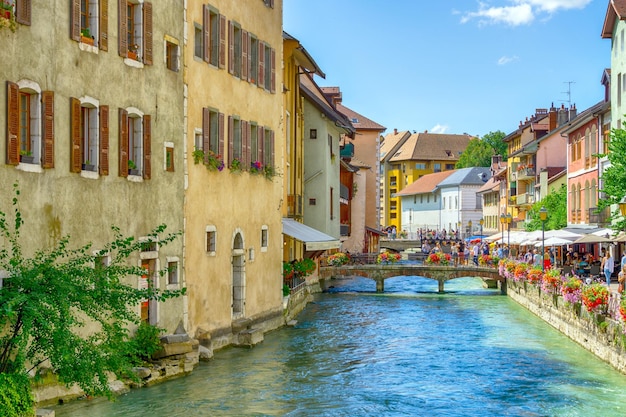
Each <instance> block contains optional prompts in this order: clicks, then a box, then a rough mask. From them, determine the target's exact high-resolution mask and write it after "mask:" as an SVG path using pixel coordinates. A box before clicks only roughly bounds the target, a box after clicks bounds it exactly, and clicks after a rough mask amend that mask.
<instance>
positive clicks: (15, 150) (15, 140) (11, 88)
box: [7, 81, 20, 165]
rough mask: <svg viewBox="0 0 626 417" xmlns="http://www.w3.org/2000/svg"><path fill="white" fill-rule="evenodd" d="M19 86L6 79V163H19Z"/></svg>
mask: <svg viewBox="0 0 626 417" xmlns="http://www.w3.org/2000/svg"><path fill="white" fill-rule="evenodd" d="M19 130H20V87H19V86H18V85H17V84H16V83H12V82H11V81H7V164H9V165H17V164H19V163H20V140H19V137H18V135H19Z"/></svg>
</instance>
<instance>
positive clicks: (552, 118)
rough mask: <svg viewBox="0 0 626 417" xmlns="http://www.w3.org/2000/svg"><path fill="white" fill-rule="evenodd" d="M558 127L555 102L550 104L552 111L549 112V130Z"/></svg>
mask: <svg viewBox="0 0 626 417" xmlns="http://www.w3.org/2000/svg"><path fill="white" fill-rule="evenodd" d="M554 129H556V107H554V103H552V106H550V112H549V113H548V131H549V132H551V131H552V130H554Z"/></svg>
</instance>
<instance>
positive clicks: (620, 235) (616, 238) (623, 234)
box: [612, 232, 626, 242]
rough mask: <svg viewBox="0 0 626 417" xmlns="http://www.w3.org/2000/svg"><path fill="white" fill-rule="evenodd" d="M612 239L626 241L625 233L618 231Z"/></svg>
mask: <svg viewBox="0 0 626 417" xmlns="http://www.w3.org/2000/svg"><path fill="white" fill-rule="evenodd" d="M612 240H613V242H626V233H624V232H619V234H618V235H617V236H615V237H614V238H613V239H612Z"/></svg>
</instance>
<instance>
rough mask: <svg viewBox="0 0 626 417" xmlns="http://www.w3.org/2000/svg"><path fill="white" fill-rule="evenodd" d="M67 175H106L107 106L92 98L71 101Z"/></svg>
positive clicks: (107, 162) (107, 170) (107, 160)
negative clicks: (95, 173) (88, 173)
mask: <svg viewBox="0 0 626 417" xmlns="http://www.w3.org/2000/svg"><path fill="white" fill-rule="evenodd" d="M70 112H71V115H70V120H71V126H70V131H71V141H72V147H71V154H70V172H76V173H79V172H84V171H88V172H98V173H99V174H100V175H108V174H109V107H108V106H101V105H100V103H99V101H98V100H96V99H94V98H92V97H83V98H80V99H78V98H74V97H72V98H70Z"/></svg>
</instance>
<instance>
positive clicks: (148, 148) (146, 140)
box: [143, 114, 152, 180]
mask: <svg viewBox="0 0 626 417" xmlns="http://www.w3.org/2000/svg"><path fill="white" fill-rule="evenodd" d="M150 120H151V118H150V115H149V114H146V115H144V116H143V178H144V179H146V180H149V179H150V178H151V177H152V163H151V160H152V123H151V122H150Z"/></svg>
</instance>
